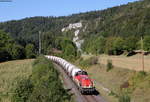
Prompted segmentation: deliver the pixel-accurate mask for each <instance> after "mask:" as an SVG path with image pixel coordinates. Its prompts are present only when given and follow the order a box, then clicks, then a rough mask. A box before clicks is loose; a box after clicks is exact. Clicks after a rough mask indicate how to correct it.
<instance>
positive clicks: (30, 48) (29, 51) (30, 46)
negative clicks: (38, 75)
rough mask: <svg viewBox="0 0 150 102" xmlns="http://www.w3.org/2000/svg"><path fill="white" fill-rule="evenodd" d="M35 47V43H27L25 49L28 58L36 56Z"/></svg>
mask: <svg viewBox="0 0 150 102" xmlns="http://www.w3.org/2000/svg"><path fill="white" fill-rule="evenodd" d="M34 49H35V48H34V45H33V44H28V45H26V47H25V51H26V57H27V58H35V57H36V54H35V51H34Z"/></svg>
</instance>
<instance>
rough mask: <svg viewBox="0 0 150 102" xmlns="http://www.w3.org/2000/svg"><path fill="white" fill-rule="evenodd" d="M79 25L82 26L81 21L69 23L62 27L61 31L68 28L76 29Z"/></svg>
mask: <svg viewBox="0 0 150 102" xmlns="http://www.w3.org/2000/svg"><path fill="white" fill-rule="evenodd" d="M81 27H82V23H81V22H79V23H73V24H69V26H68V27H66V28H63V29H62V30H61V31H62V32H64V31H68V30H71V29H78V28H81Z"/></svg>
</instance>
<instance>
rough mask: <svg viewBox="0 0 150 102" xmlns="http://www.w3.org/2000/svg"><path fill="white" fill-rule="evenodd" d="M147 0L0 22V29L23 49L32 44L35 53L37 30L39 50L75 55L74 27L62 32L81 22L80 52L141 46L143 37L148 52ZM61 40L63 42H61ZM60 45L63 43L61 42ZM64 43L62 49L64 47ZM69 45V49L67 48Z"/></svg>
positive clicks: (149, 7) (119, 50) (114, 51)
mask: <svg viewBox="0 0 150 102" xmlns="http://www.w3.org/2000/svg"><path fill="white" fill-rule="evenodd" d="M149 11H150V1H149V0H140V1H137V2H134V3H128V4H127V5H121V6H117V7H113V8H108V9H105V10H101V11H92V12H86V13H80V14H73V15H70V16H63V17H32V18H25V19H22V20H16V21H15V20H13V21H7V22H1V23H0V29H1V30H3V31H5V32H6V33H8V34H9V35H10V36H11V37H12V38H13V39H15V41H16V42H17V44H19V45H21V46H23V47H24V48H25V47H26V46H27V45H28V44H29V43H30V44H33V45H34V47H35V49H36V51H35V52H36V53H37V52H38V44H39V43H38V39H39V31H41V32H42V33H41V34H42V36H41V38H42V52H43V53H44V54H47V53H50V51H51V49H52V48H55V49H57V50H61V51H63V52H65V53H66V55H68V54H69V53H70V52H73V55H75V56H77V52H76V51H74V50H76V47H75V44H74V43H73V42H72V40H73V38H72V37H73V35H74V33H73V32H74V30H75V29H71V30H67V31H64V32H62V28H64V27H67V26H68V25H69V24H73V23H77V22H81V23H82V25H83V26H82V28H80V35H79V38H80V39H83V40H84V43H83V44H82V50H83V52H87V53H93V54H100V53H107V54H121V53H123V52H124V51H132V50H136V49H139V48H140V38H141V37H143V38H144V49H145V50H147V51H150V47H149V45H150V42H149V39H150V35H149V34H150V20H149V19H150V12H149ZM62 42H63V43H62ZM62 44H63V45H62ZM64 45H67V46H66V47H65V50H64V49H63V47H64ZM67 48H68V49H69V48H71V50H67V51H66V49H67Z"/></svg>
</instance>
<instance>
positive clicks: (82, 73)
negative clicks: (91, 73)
mask: <svg viewBox="0 0 150 102" xmlns="http://www.w3.org/2000/svg"><path fill="white" fill-rule="evenodd" d="M77 75H88V74H87V72H86V71H79V72H77V73H76V74H75V76H77Z"/></svg>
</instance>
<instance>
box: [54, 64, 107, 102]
mask: <svg viewBox="0 0 150 102" xmlns="http://www.w3.org/2000/svg"><path fill="white" fill-rule="evenodd" d="M54 65H55V68H56V69H57V70H58V71H59V72H60V73H61V75H62V79H63V83H64V86H65V88H66V89H67V90H70V92H71V93H72V94H74V95H75V97H76V101H77V102H106V101H105V100H104V99H103V97H102V96H100V93H99V92H98V91H96V92H95V93H94V94H88V95H82V94H81V93H80V91H79V90H78V87H77V86H76V84H75V83H74V82H73V80H72V79H71V78H70V77H69V76H68V74H67V73H66V72H65V71H64V70H63V68H61V67H60V66H59V65H58V64H56V63H54Z"/></svg>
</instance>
